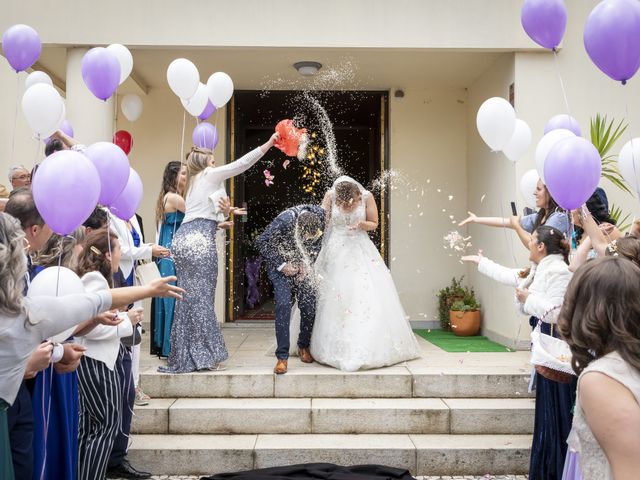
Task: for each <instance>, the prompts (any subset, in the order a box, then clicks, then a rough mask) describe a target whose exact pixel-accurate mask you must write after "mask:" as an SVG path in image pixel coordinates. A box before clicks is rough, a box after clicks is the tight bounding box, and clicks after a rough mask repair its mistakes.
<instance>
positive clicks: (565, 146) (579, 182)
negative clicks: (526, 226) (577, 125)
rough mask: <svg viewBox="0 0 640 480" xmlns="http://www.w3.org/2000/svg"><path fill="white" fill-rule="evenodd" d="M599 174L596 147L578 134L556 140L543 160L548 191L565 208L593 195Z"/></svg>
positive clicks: (578, 204)
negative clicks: (577, 135)
mask: <svg viewBox="0 0 640 480" xmlns="http://www.w3.org/2000/svg"><path fill="white" fill-rule="evenodd" d="M601 173H602V163H601V159H600V154H599V153H598V150H597V149H596V147H594V146H593V144H592V143H591V142H590V141H588V140H585V139H584V138H582V137H571V138H566V139H564V140H560V141H559V142H558V143H557V144H556V145H555V146H554V147H553V148H552V149H551V151H550V152H549V155H547V159H546V161H545V162H544V178H545V181H546V185H547V188H548V189H549V193H551V196H553V198H554V200H555V201H556V202H557V203H558V205H560V206H561V207H562V208H564V209H565V210H575V209H576V208H579V207H580V206H582V205H583V204H584V203H585V202H586V201H587V200H588V199H589V197H590V196H591V195H593V192H595V190H596V188H598V182H600V174H601Z"/></svg>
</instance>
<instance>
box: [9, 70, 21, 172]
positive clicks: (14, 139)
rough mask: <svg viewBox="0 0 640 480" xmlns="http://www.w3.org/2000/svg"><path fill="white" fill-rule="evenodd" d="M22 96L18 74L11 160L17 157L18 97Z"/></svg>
mask: <svg viewBox="0 0 640 480" xmlns="http://www.w3.org/2000/svg"><path fill="white" fill-rule="evenodd" d="M19 98H20V76H19V75H18V74H16V108H15V112H14V114H13V135H12V138H11V161H13V159H14V158H15V149H16V128H17V125H18V99H19Z"/></svg>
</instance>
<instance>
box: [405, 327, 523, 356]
mask: <svg viewBox="0 0 640 480" xmlns="http://www.w3.org/2000/svg"><path fill="white" fill-rule="evenodd" d="M414 332H415V333H416V334H417V335H420V336H421V337H422V338H424V339H425V340H427V341H428V342H431V343H433V344H434V345H435V346H436V347H440V348H441V349H443V350H444V351H445V352H451V353H459V352H513V351H514V350H512V349H510V348H507V347H505V346H504V345H500V344H499V343H496V342H492V341H491V340H489V339H488V338H487V337H483V336H481V335H477V336H474V337H458V336H456V334H455V333H453V332H447V331H444V330H414Z"/></svg>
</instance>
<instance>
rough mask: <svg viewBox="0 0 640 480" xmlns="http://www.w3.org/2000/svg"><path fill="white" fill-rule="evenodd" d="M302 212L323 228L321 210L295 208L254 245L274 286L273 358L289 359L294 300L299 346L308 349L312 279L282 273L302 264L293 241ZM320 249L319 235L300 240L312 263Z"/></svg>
mask: <svg viewBox="0 0 640 480" xmlns="http://www.w3.org/2000/svg"><path fill="white" fill-rule="evenodd" d="M303 211H307V212H310V213H312V214H314V215H316V216H317V217H318V218H320V219H321V225H324V210H323V209H322V208H321V207H319V206H317V205H298V206H296V207H292V208H289V209H287V210H285V211H284V212H282V213H281V214H280V215H278V216H277V217H276V218H275V220H273V222H271V223H270V224H269V226H268V227H267V228H266V229H265V231H264V232H262V235H260V236H259V237H258V238H257V240H256V246H257V247H258V250H259V251H260V253H261V254H262V256H263V257H264V258H265V260H266V263H267V273H268V274H269V279H270V280H271V282H272V283H273V289H274V293H275V301H276V339H277V342H278V348H277V350H276V357H277V358H278V359H287V358H288V357H289V321H290V318H291V307H292V306H293V302H294V300H297V301H298V308H300V336H299V337H298V346H299V347H301V348H308V347H309V343H310V342H311V331H312V329H313V322H314V320H315V316H316V292H315V288H314V286H313V285H312V280H313V279H310V278H309V275H308V274H307V275H304V277H303V278H302V280H300V279H298V277H297V276H286V275H285V274H284V273H282V271H281V270H282V267H283V266H284V265H285V264H287V263H289V264H297V265H301V264H302V263H303V255H302V252H301V251H300V250H299V248H298V247H297V246H296V240H295V231H296V224H297V220H298V216H299V215H300V213H302V212H303ZM321 246H322V236H321V235H320V236H317V237H316V238H313V239H311V240H307V241H303V248H304V250H305V254H306V255H308V259H309V260H310V261H311V263H313V262H315V260H316V257H317V256H318V253H319V252H320V247H321Z"/></svg>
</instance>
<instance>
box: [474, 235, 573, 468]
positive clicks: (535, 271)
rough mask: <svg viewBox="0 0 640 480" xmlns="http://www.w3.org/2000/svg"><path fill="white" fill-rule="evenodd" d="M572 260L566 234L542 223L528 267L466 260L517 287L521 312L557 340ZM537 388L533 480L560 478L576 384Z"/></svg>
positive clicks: (541, 381) (542, 382) (539, 381)
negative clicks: (515, 267)
mask: <svg viewBox="0 0 640 480" xmlns="http://www.w3.org/2000/svg"><path fill="white" fill-rule="evenodd" d="M568 257H569V243H568V241H567V239H566V238H565V235H564V234H563V233H562V232H561V231H560V230H558V229H557V228H553V227H550V226H547V225H542V226H540V227H538V228H537V229H536V230H535V231H534V232H533V235H531V239H530V240H529V260H530V261H531V268H529V269H526V270H519V269H514V268H507V267H503V266H502V265H498V264H497V263H495V262H492V261H491V260H489V259H488V258H485V257H483V256H482V255H481V254H479V255H470V256H466V257H462V260H463V261H466V262H473V263H477V264H478V271H479V272H480V273H482V274H484V275H486V276H488V277H490V278H493V279H494V280H496V281H498V282H500V283H504V284H505V285H510V286H512V287H515V296H516V304H517V306H518V308H519V309H520V311H521V312H522V313H525V314H527V315H531V319H530V320H529V323H530V324H531V326H532V327H535V326H536V324H538V323H539V324H540V329H541V331H542V333H543V334H546V335H553V336H556V337H557V336H558V332H557V328H555V324H556V323H557V319H558V314H559V313H560V308H561V307H562V303H563V300H564V294H565V292H566V290H567V285H568V284H569V281H570V280H571V272H570V271H569V258H568ZM535 389H536V411H535V420H534V427H533V428H534V430H533V444H532V446H531V459H530V462H529V478H530V479H531V480H560V478H561V477H562V471H563V467H564V459H565V456H566V454H567V437H568V436H569V431H570V430H571V420H572V413H571V412H572V408H573V404H574V401H575V394H576V382H575V380H574V381H573V382H571V383H568V384H565V383H558V382H555V381H553V380H550V379H547V378H545V377H543V376H542V375H535Z"/></svg>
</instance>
